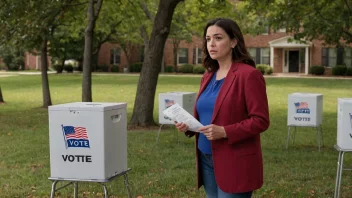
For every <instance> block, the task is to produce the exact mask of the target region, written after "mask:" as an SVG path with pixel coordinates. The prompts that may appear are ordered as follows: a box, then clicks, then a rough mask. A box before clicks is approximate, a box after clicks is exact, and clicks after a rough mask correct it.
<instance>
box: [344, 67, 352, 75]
mask: <svg viewBox="0 0 352 198" xmlns="http://www.w3.org/2000/svg"><path fill="white" fill-rule="evenodd" d="M345 74H346V76H352V67H347V69H346V73H345Z"/></svg>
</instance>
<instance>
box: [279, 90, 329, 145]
mask: <svg viewBox="0 0 352 198" xmlns="http://www.w3.org/2000/svg"><path fill="white" fill-rule="evenodd" d="M287 105H288V106H287V109H288V112H287V113H288V114H287V126H288V134H287V144H286V148H288V144H289V139H290V129H291V127H294V129H295V131H294V134H293V135H294V136H293V137H295V133H296V127H315V128H317V133H318V145H319V150H320V139H321V140H322V127H321V124H322V122H323V95H322V94H318V93H292V94H289V95H288V104H287ZM293 140H294V139H293Z"/></svg>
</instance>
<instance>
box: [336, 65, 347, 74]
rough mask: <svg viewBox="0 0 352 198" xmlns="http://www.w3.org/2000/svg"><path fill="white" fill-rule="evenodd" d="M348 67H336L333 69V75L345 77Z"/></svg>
mask: <svg viewBox="0 0 352 198" xmlns="http://www.w3.org/2000/svg"><path fill="white" fill-rule="evenodd" d="M346 70H347V67H346V66H344V65H336V66H335V67H333V68H332V75H334V76H343V75H345V74H346Z"/></svg>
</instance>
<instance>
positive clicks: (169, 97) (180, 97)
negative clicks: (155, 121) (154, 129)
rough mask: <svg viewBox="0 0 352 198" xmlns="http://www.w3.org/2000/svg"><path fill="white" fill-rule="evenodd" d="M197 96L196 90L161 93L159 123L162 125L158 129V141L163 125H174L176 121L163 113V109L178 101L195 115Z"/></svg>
mask: <svg viewBox="0 0 352 198" xmlns="http://www.w3.org/2000/svg"><path fill="white" fill-rule="evenodd" d="M196 96H197V95H196V93H195V92H167V93H160V94H159V124H161V125H160V128H159V131H158V138H157V142H158V141H159V136H160V131H161V128H162V126H163V125H165V124H170V125H174V122H173V121H171V120H170V119H169V118H168V117H167V116H165V115H164V114H163V111H164V110H165V109H167V108H168V107H170V106H172V105H173V104H175V103H178V104H179V105H180V106H181V107H182V108H184V109H185V110H186V111H187V112H188V113H190V114H191V115H193V108H194V104H195V101H196Z"/></svg>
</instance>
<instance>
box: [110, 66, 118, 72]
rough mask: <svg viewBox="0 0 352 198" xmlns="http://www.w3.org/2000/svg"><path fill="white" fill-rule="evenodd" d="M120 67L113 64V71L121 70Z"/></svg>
mask: <svg viewBox="0 0 352 198" xmlns="http://www.w3.org/2000/svg"><path fill="white" fill-rule="evenodd" d="M119 70H120V68H119V66H118V65H112V66H111V72H119Z"/></svg>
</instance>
